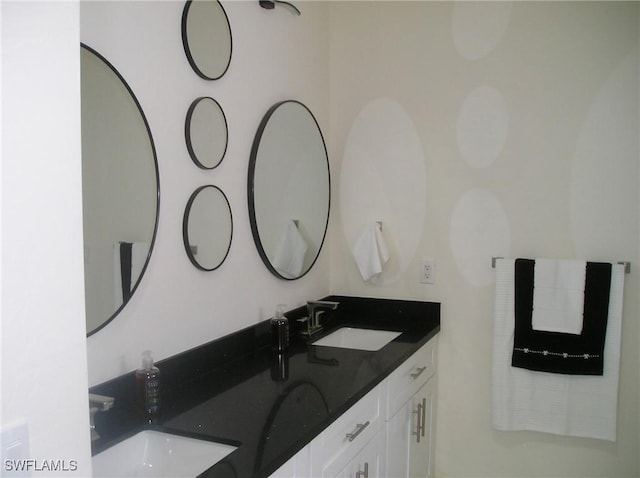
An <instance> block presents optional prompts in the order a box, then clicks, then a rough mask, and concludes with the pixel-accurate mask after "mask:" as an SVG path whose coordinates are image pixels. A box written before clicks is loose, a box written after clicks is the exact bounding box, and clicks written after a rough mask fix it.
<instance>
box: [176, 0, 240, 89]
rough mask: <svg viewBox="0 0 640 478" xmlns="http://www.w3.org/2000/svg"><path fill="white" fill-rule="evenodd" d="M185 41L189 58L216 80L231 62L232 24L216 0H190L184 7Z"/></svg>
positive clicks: (198, 70) (205, 75) (197, 69)
mask: <svg viewBox="0 0 640 478" xmlns="http://www.w3.org/2000/svg"><path fill="white" fill-rule="evenodd" d="M182 44H183V46H184V51H185V53H186V55H187V60H188V61H189V64H190V65H191V68H193V70H194V71H195V72H196V74H197V75H198V76H199V77H201V78H204V79H205V80H217V79H218V78H221V77H222V75H224V74H225V73H226V71H227V69H228V68H229V64H230V63H231V50H232V40H231V26H230V25H229V19H228V18H227V13H226V12H225V11H224V8H223V7H222V5H221V4H220V2H218V1H217V0H197V1H192V0H189V1H187V3H186V4H185V6H184V10H183V11H182Z"/></svg>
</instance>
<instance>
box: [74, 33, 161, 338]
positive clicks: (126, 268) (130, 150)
mask: <svg viewBox="0 0 640 478" xmlns="http://www.w3.org/2000/svg"><path fill="white" fill-rule="evenodd" d="M80 64H81V102H82V201H83V221H84V257H85V301H86V318H87V333H88V335H91V334H92V333H95V332H96V331H98V330H99V329H101V328H102V327H104V326H105V325H106V324H107V323H108V322H109V321H110V320H111V319H113V318H114V317H115V316H116V315H117V313H118V312H119V311H120V310H121V309H122V308H123V307H124V306H125V305H126V303H127V302H128V300H129V299H130V298H131V296H132V295H133V293H134V292H135V290H136V288H137V286H138V284H139V282H140V279H141V278H142V275H143V274H144V271H145V269H146V267H147V263H148V261H149V258H150V256H151V250H152V248H153V242H154V237H155V232H156V228H157V217H158V204H159V197H160V196H159V182H158V169H157V159H156V153H155V146H154V144H153V139H152V137H151V131H150V130H149V125H148V123H147V120H146V118H145V116H144V113H143V111H142V108H141V107H140V104H139V103H138V100H137V99H136V97H135V95H134V94H133V91H132V90H131V88H129V86H128V85H127V83H126V82H125V80H124V78H123V77H122V76H121V75H120V74H119V73H118V71H117V70H116V69H115V68H114V67H113V65H111V64H110V63H109V62H108V61H107V60H106V59H105V58H104V57H102V56H101V55H100V54H98V53H97V52H96V51H95V50H93V49H91V48H89V47H88V46H86V45H81V48H80Z"/></svg>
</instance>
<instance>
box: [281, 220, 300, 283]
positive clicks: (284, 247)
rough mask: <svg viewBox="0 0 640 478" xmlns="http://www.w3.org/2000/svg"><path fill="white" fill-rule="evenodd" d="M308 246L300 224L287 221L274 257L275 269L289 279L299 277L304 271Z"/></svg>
mask: <svg viewBox="0 0 640 478" xmlns="http://www.w3.org/2000/svg"><path fill="white" fill-rule="evenodd" d="M308 247H309V246H308V245H307V241H305V240H304V237H302V234H301V233H300V230H299V229H298V226H296V224H295V223H294V222H293V221H287V223H286V224H285V226H284V230H283V231H282V236H281V237H280V242H279V243H278V246H277V248H276V253H275V256H274V259H273V267H274V269H275V270H276V271H278V273H279V274H280V275H282V276H283V277H286V278H287V279H293V278H296V277H298V276H299V275H300V273H301V272H302V267H303V266H304V256H305V254H306V253H307V249H308Z"/></svg>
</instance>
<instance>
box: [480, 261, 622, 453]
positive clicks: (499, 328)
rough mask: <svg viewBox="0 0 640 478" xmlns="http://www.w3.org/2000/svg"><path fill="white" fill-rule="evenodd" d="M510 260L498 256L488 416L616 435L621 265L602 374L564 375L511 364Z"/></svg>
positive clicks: (524, 426) (503, 422) (500, 424)
mask: <svg viewBox="0 0 640 478" xmlns="http://www.w3.org/2000/svg"><path fill="white" fill-rule="evenodd" d="M514 262H515V261H514V260H513V259H500V260H497V261H496V291H495V320H494V330H493V332H494V335H493V358H492V385H491V386H492V417H493V426H494V428H496V429H497V430H535V431H541V432H548V433H554V434H558V435H568V436H577V437H589V438H598V439H602V440H610V441H615V439H616V417H617V402H618V372H619V367H620V337H621V328H622V295H623V288H624V266H622V265H618V264H614V265H613V267H612V271H611V290H610V296H609V297H610V298H609V317H608V323H607V334H606V339H605V350H604V374H603V375H602V376H599V375H594V376H589V375H565V374H555V373H546V372H536V371H531V370H527V369H523V368H517V367H512V366H511V354H512V352H513V337H514V320H515V319H514Z"/></svg>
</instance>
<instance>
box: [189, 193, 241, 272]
mask: <svg viewBox="0 0 640 478" xmlns="http://www.w3.org/2000/svg"><path fill="white" fill-rule="evenodd" d="M232 236H233V218H232V216H231V206H230V205H229V201H228V200H227V196H225V194H224V193H223V192H222V190H221V189H220V188H218V187H216V186H212V185H208V186H201V187H199V188H198V189H196V190H195V191H194V193H193V194H192V195H191V197H190V198H189V201H188V202H187V207H186V208H185V211H184V219H183V221H182V238H183V241H184V247H185V250H186V252H187V256H188V257H189V260H190V261H191V263H192V264H193V265H194V266H196V267H197V268H198V269H200V270H203V271H212V270H215V269H217V268H218V267H220V266H221V265H222V263H223V262H224V260H225V259H226V257H227V255H228V254H229V249H230V248H231V239H232Z"/></svg>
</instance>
